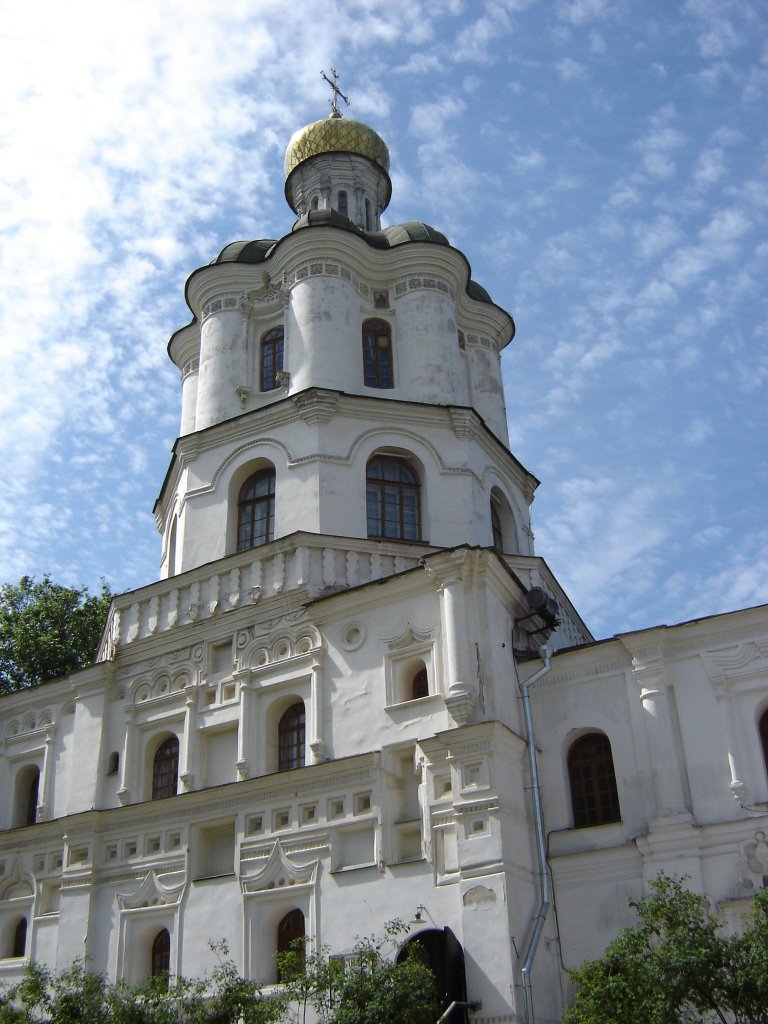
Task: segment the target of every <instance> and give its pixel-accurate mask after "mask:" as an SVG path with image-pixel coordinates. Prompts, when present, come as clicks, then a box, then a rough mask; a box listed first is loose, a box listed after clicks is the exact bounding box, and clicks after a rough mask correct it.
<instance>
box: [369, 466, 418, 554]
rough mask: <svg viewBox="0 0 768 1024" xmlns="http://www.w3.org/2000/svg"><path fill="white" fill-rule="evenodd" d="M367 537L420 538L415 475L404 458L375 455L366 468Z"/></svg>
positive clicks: (416, 478) (416, 477)
mask: <svg viewBox="0 0 768 1024" xmlns="http://www.w3.org/2000/svg"><path fill="white" fill-rule="evenodd" d="M366 510H367V516H368V536H369V537H384V538H388V539H391V540H421V513H420V508H419V478H418V476H417V474H416V471H415V469H414V468H413V467H412V466H411V464H410V463H409V462H407V461H406V460H405V459H400V458H397V457H396V456H394V455H376V456H374V458H372V459H371V460H370V461H369V463H368V468H367V471H366Z"/></svg>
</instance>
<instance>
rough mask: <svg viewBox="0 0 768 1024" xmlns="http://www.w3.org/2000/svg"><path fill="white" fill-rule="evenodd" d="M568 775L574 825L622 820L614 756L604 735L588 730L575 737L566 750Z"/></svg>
mask: <svg viewBox="0 0 768 1024" xmlns="http://www.w3.org/2000/svg"><path fill="white" fill-rule="evenodd" d="M568 778H569V780H570V784H571V806H572V808H573V824H574V826H575V827H576V828H583V827H584V826H586V825H605V824H607V823H608V822H609V821H620V820H621V810H620V808H619V793H618V790H617V788H616V774H615V772H614V770H613V755H612V753H611V743H610V740H609V739H608V737H607V736H605V735H604V734H603V733H601V732H591V733H588V734H587V735H586V736H581V737H580V738H579V739H577V740H576V742H575V743H574V744H573V745H572V747H571V749H570V750H569V751H568Z"/></svg>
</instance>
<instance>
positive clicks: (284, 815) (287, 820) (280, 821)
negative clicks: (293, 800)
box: [274, 810, 291, 831]
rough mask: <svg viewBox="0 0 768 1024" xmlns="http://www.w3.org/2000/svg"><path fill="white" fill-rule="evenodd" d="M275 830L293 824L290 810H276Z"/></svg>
mask: <svg viewBox="0 0 768 1024" xmlns="http://www.w3.org/2000/svg"><path fill="white" fill-rule="evenodd" d="M274 822H275V831H278V830H279V829H281V828H290V825H291V812H290V811H289V810H280V811H275V817H274Z"/></svg>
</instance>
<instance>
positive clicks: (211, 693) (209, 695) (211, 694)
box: [203, 690, 216, 708]
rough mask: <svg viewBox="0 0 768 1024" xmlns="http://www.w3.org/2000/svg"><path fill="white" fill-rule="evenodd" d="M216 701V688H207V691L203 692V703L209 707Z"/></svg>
mask: <svg viewBox="0 0 768 1024" xmlns="http://www.w3.org/2000/svg"><path fill="white" fill-rule="evenodd" d="M215 703H216V691H215V690H206V691H205V693H204V694H203V704H204V705H205V707H207V708H209V707H211V705H212V704H215Z"/></svg>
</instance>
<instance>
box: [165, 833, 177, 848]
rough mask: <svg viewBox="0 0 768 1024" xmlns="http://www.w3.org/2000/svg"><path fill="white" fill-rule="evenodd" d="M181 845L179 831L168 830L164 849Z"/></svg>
mask: <svg viewBox="0 0 768 1024" xmlns="http://www.w3.org/2000/svg"><path fill="white" fill-rule="evenodd" d="M180 847H181V832H169V833H168V838H167V840H166V844H165V848H166V850H178V849H179V848H180Z"/></svg>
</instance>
